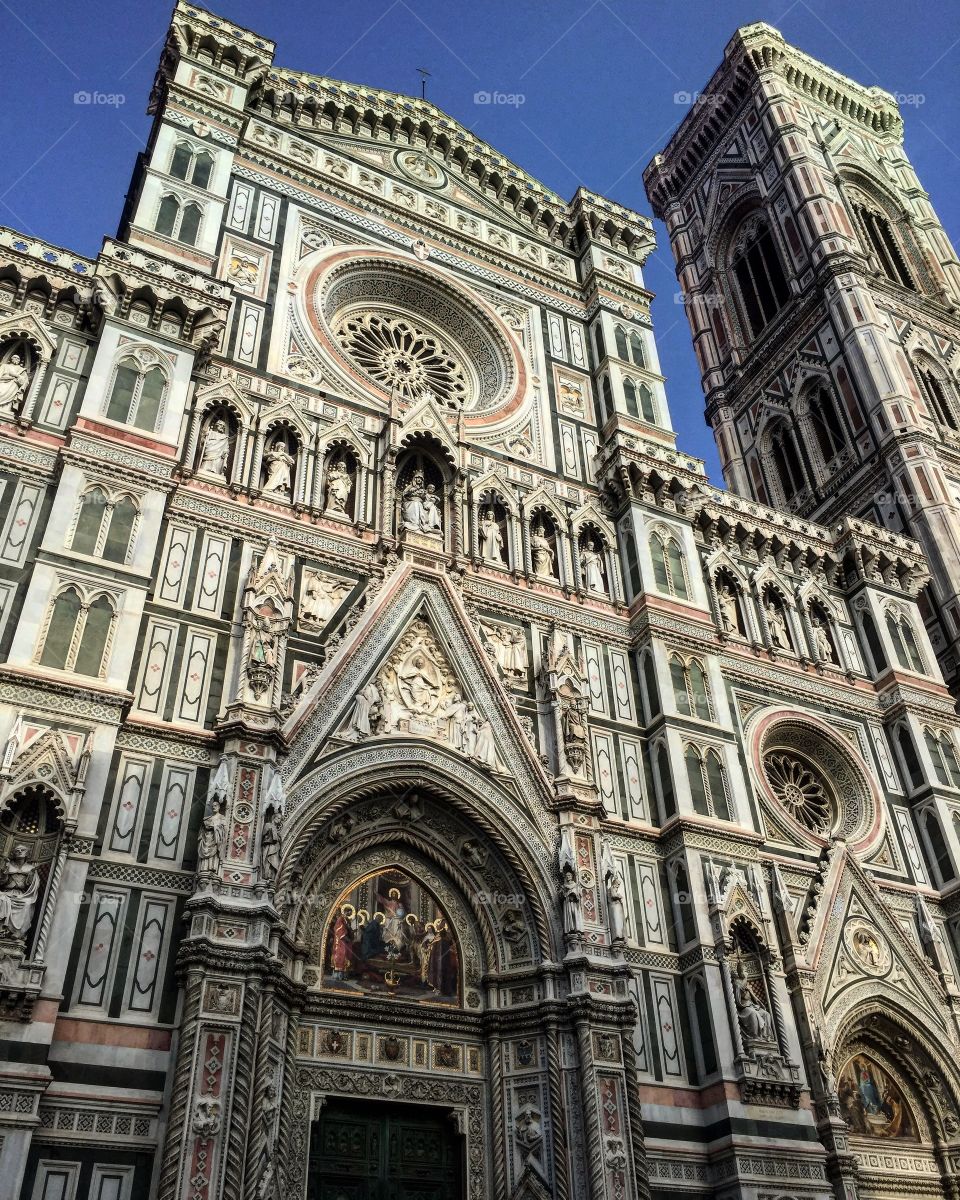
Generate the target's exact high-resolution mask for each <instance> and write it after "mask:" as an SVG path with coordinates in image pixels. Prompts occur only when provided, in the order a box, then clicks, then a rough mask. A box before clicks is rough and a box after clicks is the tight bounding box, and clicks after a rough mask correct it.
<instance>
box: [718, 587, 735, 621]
mask: <svg viewBox="0 0 960 1200" xmlns="http://www.w3.org/2000/svg"><path fill="white" fill-rule="evenodd" d="M717 604H718V606H719V608H720V620H721V621H722V623H723V628H724V629H725V630H726V631H727V633H736V632H737V631H738V630H739V627H740V622H739V619H738V617H739V614H738V611H737V597H736V596H735V595H734V591H733V588H731V587H730V585H729V584H727V583H724V584H722V585H721V586H720V587H718V588H717Z"/></svg>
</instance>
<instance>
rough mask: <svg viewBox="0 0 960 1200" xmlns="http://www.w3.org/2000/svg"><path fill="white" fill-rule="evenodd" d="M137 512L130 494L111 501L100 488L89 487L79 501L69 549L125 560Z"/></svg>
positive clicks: (112, 560)
mask: <svg viewBox="0 0 960 1200" xmlns="http://www.w3.org/2000/svg"><path fill="white" fill-rule="evenodd" d="M137 513H138V509H137V506H136V504H135V503H134V502H133V501H132V500H131V499H130V497H129V496H123V497H121V499H120V500H119V501H116V502H114V501H113V500H111V499H110V498H109V497H108V496H107V494H106V493H105V492H104V491H103V489H102V488H100V487H93V488H90V490H89V491H87V492H85V493H84V495H83V497H82V499H81V501H80V512H79V514H78V515H77V523H76V526H75V529H74V534H73V541H72V542H71V543H70V549H71V550H75V551H76V552H77V553H78V554H91V555H93V554H97V555H100V556H101V557H103V558H108V559H110V561H111V562H121V563H122V562H125V561H126V558H127V551H128V550H129V549H130V538H131V536H132V534H133V526H134V522H135V521H136V519H137Z"/></svg>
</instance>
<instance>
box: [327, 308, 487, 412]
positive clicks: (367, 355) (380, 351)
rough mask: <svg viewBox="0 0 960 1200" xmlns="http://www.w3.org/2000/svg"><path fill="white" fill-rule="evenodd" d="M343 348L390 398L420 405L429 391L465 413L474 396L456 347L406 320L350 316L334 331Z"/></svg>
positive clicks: (385, 315) (379, 315)
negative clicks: (421, 399)
mask: <svg viewBox="0 0 960 1200" xmlns="http://www.w3.org/2000/svg"><path fill="white" fill-rule="evenodd" d="M333 332H334V336H335V337H336V339H337V341H338V342H339V344H340V347H341V349H342V350H343V351H344V352H345V353H346V354H347V355H349V357H350V358H352V359H353V361H354V362H355V363H356V365H357V366H358V367H359V368H360V369H361V370H362V371H363V373H364V374H365V375H368V376H369V377H370V378H371V379H372V380H373V381H374V382H375V383H377V384H379V385H380V386H381V387H382V388H383V389H384V390H385V391H387V392H389V393H390V394H391V395H396V396H399V398H400V399H401V400H408V401H412V400H417V399H419V398H420V397H421V396H423V394H424V392H427V391H430V392H433V394H434V395H435V396H436V397H437V399H438V400H439V401H440V402H441V403H442V404H447V405H449V406H450V407H451V408H462V407H464V405H465V404H466V402H467V399H468V397H469V394H470V384H469V377H468V373H467V369H466V367H465V366H464V363H463V362H462V361H461V359H460V357H459V355H458V354H457V353H456V351H455V350H454V348H453V347H452V346H451V345H449V344H447V343H446V342H445V341H444V340H443V339H442V338H441V337H439V336H438V335H436V334H434V333H431V332H429V331H427V330H425V329H423V328H421V327H420V326H419V325H418V324H416V323H414V322H413V321H411V320H409V319H408V318H406V317H401V316H393V315H391V314H389V313H371V312H361V313H351V314H350V315H349V316H347V317H345V318H344V319H343V320H341V321H340V323H339V324H338V325H337V326H336V327H335V328H334V330H333Z"/></svg>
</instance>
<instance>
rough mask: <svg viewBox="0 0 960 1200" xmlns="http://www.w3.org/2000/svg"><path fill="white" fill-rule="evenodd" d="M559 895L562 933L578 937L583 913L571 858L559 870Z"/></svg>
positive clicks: (578, 882) (580, 932)
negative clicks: (560, 899)
mask: <svg viewBox="0 0 960 1200" xmlns="http://www.w3.org/2000/svg"><path fill="white" fill-rule="evenodd" d="M560 893H561V895H562V897H563V932H564V933H565V934H567V935H568V936H572V937H579V935H580V934H582V933H583V911H582V909H581V907H580V881H579V880H578V878H577V868H576V866H575V865H574V862H573V860H572V858H567V859H566V860H565V861H564V863H563V866H562V868H561V872H560Z"/></svg>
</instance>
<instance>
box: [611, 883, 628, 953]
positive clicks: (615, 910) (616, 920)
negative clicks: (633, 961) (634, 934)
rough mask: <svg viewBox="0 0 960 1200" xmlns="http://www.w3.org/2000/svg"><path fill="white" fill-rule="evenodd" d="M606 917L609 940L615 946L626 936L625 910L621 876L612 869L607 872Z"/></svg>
mask: <svg viewBox="0 0 960 1200" xmlns="http://www.w3.org/2000/svg"><path fill="white" fill-rule="evenodd" d="M606 883H607V915H608V916H609V919H610V940H611V941H612V942H613V943H614V945H616V944H617V943H618V942H623V941H624V940H625V939H626V936H627V923H626V908H625V905H624V899H623V876H622V875H621V874H620V872H619V871H618V870H617V869H616V867H613V869H612V870H609V871H608V872H607V879H606Z"/></svg>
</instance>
